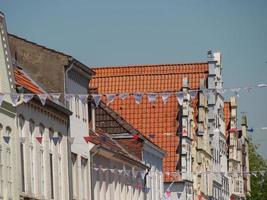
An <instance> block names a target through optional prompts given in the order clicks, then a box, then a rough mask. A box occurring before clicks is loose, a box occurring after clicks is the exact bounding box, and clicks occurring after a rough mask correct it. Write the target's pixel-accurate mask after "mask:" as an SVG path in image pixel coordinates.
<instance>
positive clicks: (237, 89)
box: [230, 88, 241, 97]
mask: <svg viewBox="0 0 267 200" xmlns="http://www.w3.org/2000/svg"><path fill="white" fill-rule="evenodd" d="M240 89H241V88H231V89H230V91H232V92H233V93H235V95H236V96H237V97H239V91H240Z"/></svg>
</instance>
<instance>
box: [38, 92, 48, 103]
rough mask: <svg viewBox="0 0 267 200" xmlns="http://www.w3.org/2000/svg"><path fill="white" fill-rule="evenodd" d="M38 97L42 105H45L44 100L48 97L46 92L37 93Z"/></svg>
mask: <svg viewBox="0 0 267 200" xmlns="http://www.w3.org/2000/svg"><path fill="white" fill-rule="evenodd" d="M38 97H39V99H40V101H41V103H42V105H43V106H44V105H45V102H46V99H47V97H48V94H46V93H45V94H38Z"/></svg>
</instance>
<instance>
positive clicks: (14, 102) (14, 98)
mask: <svg viewBox="0 0 267 200" xmlns="http://www.w3.org/2000/svg"><path fill="white" fill-rule="evenodd" d="M19 96H20V95H19V94H16V93H12V94H10V98H11V102H12V105H13V106H16V105H17V102H18V100H19Z"/></svg>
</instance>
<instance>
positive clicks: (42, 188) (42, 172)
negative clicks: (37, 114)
mask: <svg viewBox="0 0 267 200" xmlns="http://www.w3.org/2000/svg"><path fill="white" fill-rule="evenodd" d="M44 131H45V127H44V125H42V124H40V125H39V132H40V134H41V136H42V137H44ZM44 143H45V141H44V142H42V145H41V147H40V152H39V154H40V167H41V169H40V191H41V198H44V196H45V192H44V191H45V167H44V163H45V158H44Z"/></svg>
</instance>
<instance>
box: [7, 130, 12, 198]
mask: <svg viewBox="0 0 267 200" xmlns="http://www.w3.org/2000/svg"><path fill="white" fill-rule="evenodd" d="M6 135H7V136H10V135H11V128H10V127H6ZM10 143H11V141H9V143H8V144H7V148H6V153H7V157H6V158H7V160H6V173H7V174H6V175H7V191H8V196H9V197H11V195H12V167H11V148H10V146H9V145H10Z"/></svg>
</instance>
